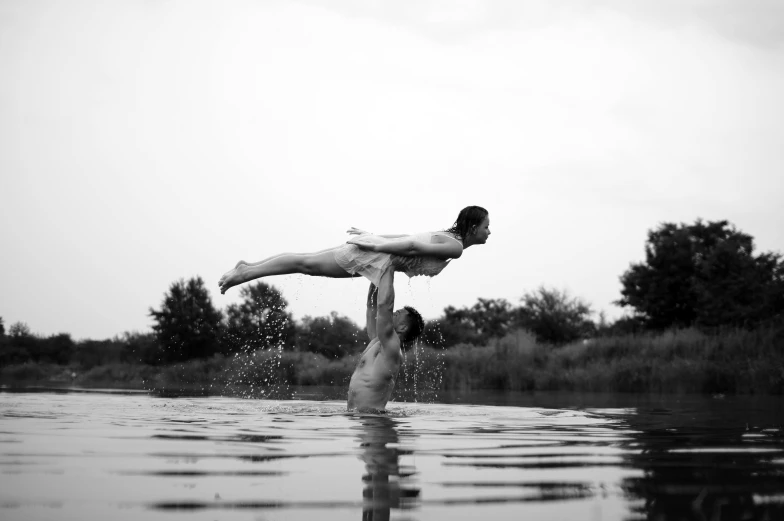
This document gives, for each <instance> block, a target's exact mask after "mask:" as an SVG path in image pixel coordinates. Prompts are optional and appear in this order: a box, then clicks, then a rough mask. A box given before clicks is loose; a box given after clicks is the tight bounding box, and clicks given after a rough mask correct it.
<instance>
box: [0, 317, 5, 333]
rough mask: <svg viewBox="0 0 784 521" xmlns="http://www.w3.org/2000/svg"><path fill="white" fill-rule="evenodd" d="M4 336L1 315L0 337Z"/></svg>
mask: <svg viewBox="0 0 784 521" xmlns="http://www.w3.org/2000/svg"><path fill="white" fill-rule="evenodd" d="M3 336H5V326H4V325H3V317H0V337H3Z"/></svg>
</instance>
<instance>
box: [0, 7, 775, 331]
mask: <svg viewBox="0 0 784 521" xmlns="http://www.w3.org/2000/svg"><path fill="white" fill-rule="evenodd" d="M0 74H1V75H2V80H1V81H0V222H1V223H2V224H1V225H0V251H1V252H2V253H1V254H0V317H2V318H3V321H4V323H5V325H6V328H8V327H9V326H10V325H11V324H12V323H14V322H16V321H24V322H26V323H27V324H28V325H29V326H30V328H31V330H32V331H33V332H34V333H38V334H42V335H50V334H55V333H60V332H68V333H71V334H72V335H73V336H74V338H76V339H82V338H106V337H112V336H114V335H116V334H120V333H122V332H125V331H147V330H149V328H150V325H151V320H150V317H149V316H148V308H149V307H150V306H152V307H155V308H158V307H159V306H160V303H161V300H162V298H163V295H164V293H165V292H166V291H167V289H168V287H169V285H170V284H171V283H172V282H174V281H175V280H177V279H179V278H186V279H187V278H189V277H192V276H197V275H198V276H201V277H203V278H204V280H205V282H206V284H207V285H208V287H209V288H210V290H211V291H212V296H213V301H214V303H215V305H216V306H217V307H219V308H224V307H225V306H226V305H227V304H230V303H232V302H238V301H239V298H238V295H239V291H238V289H237V288H234V289H232V290H229V292H228V293H227V295H225V296H222V295H220V292H219V291H218V288H217V282H218V279H219V277H220V276H221V275H222V274H223V273H224V272H225V271H226V270H228V269H229V268H231V267H233V265H234V263H235V262H236V261H237V260H239V259H245V260H248V261H254V260H260V259H261V258H264V257H266V256H269V255H272V254H275V253H280V252H283V251H313V250H319V249H323V248H327V247H329V246H333V245H338V244H340V243H342V242H344V241H345V240H346V239H347V236H346V234H345V233H344V232H345V230H346V229H347V228H348V227H350V226H356V227H360V228H364V229H368V230H371V231H374V232H377V233H409V232H410V233H414V232H419V231H425V230H436V229H443V228H445V227H448V226H450V225H451V224H452V222H453V221H454V219H455V217H456V216H457V213H458V211H459V210H460V209H461V208H462V207H464V206H466V205H471V204H476V205H480V206H484V207H485V208H487V209H488V210H489V211H490V218H491V231H492V236H491V237H490V239H489V241H488V243H487V244H486V245H484V246H474V247H471V248H469V249H468V250H466V251H465V253H464V254H463V257H462V258H460V259H458V260H456V261H454V262H453V263H452V264H451V265H450V266H448V267H447V268H446V269H445V270H444V271H443V272H442V273H441V274H440V275H439V276H438V277H435V278H433V279H429V280H425V279H423V278H421V277H418V278H415V279H412V280H411V281H410V282H409V279H408V278H407V277H406V276H405V275H403V274H399V275H398V277H397V282H396V288H397V294H398V303H399V304H400V305H403V304H413V305H415V306H417V307H419V308H420V310H421V311H422V313H423V315H425V317H426V318H429V319H432V318H436V317H438V316H439V315H440V314H441V313H442V311H443V308H444V307H445V306H447V305H454V306H457V307H461V306H470V305H472V304H474V303H475V302H476V300H477V298H479V297H483V298H505V299H508V300H509V301H511V302H512V303H515V304H516V303H518V302H519V299H520V297H521V296H522V295H523V294H524V293H525V292H527V291H532V290H534V289H536V288H537V287H538V286H540V285H545V286H548V287H554V288H558V289H566V290H568V291H569V292H570V293H571V294H572V295H575V296H579V297H581V298H583V299H585V300H586V301H588V302H589V303H591V304H592V306H593V308H594V310H596V311H597V312H598V311H601V310H604V311H605V312H606V313H607V314H608V316H609V317H612V318H614V317H618V316H620V315H621V314H622V312H623V311H622V310H621V309H619V308H618V307H616V306H614V305H613V304H612V301H613V300H616V299H618V298H619V296H620V283H619V276H620V275H621V274H622V273H623V272H624V271H625V270H626V269H627V268H628V267H629V264H630V263H631V262H637V261H640V260H642V259H643V257H644V244H645V239H646V232H647V230H649V229H651V228H655V227H656V226H657V225H658V224H659V223H661V222H665V221H667V222H693V221H694V220H695V219H697V218H703V219H708V220H720V219H728V220H729V221H731V222H732V223H733V224H735V225H736V226H737V227H738V228H739V229H741V230H742V231H744V232H746V233H749V234H751V235H752V236H754V237H755V238H756V244H757V247H758V249H759V250H760V251H771V250H773V251H778V252H782V251H784V231H783V230H784V203H782V200H784V197H782V196H784V130H783V129H782V121H784V96H782V92H784V3H782V2H780V1H778V0H770V1H754V0H732V1H731V0H670V1H663V0H649V1H641V0H636V1H634V0H591V1H578V0H559V1H555V0H536V1H534V0H526V1H517V0H506V1H484V2H483V1H468V0H466V1H458V0H441V1H428V0H416V1H413V0H411V1H402V0H388V1H386V0H376V1H369V0H355V1H348V0H323V1H315V0H313V1H292V0H285V1H284V0H280V1H264V0H253V1H251V0H247V1H233V0H227V1H217V0H187V1H186V0H170V1H163V0H160V1H155V0H125V1H122V0H117V1H111V2H106V1H102V0H71V1H68V2H62V1H56V0H0ZM266 281H267V282H270V283H272V284H274V285H275V286H277V287H278V288H279V289H281V290H282V292H283V294H284V297H286V298H287V299H288V301H289V303H290V306H289V307H290V310H291V311H292V312H293V314H294V316H295V318H297V319H301V318H302V317H303V316H304V315H324V314H328V313H329V312H330V311H332V310H335V311H337V312H339V313H340V314H344V315H347V316H349V317H351V318H352V319H354V320H356V321H357V322H358V323H360V324H362V323H363V321H364V318H363V317H364V297H365V293H366V290H367V285H366V283H365V282H364V280H348V279H345V280H332V279H315V278H308V277H303V276H295V275H290V276H285V277H275V278H270V279H266Z"/></svg>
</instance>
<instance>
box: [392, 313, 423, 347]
mask: <svg viewBox="0 0 784 521" xmlns="http://www.w3.org/2000/svg"><path fill="white" fill-rule="evenodd" d="M392 323H393V324H394V326H395V332H396V333H397V334H398V336H400V340H401V341H402V342H403V343H408V342H413V341H414V340H416V339H417V338H418V337H419V335H421V334H422V331H424V330H425V321H424V320H423V319H422V315H420V314H419V311H417V310H416V309H414V308H412V307H411V306H405V307H403V308H402V309H398V310H397V311H395V312H394V313H393V314H392Z"/></svg>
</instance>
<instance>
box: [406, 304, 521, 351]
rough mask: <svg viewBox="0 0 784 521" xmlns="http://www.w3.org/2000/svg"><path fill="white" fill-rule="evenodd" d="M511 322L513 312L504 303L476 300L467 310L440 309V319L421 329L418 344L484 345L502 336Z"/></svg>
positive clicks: (513, 315) (444, 345)
mask: <svg viewBox="0 0 784 521" xmlns="http://www.w3.org/2000/svg"><path fill="white" fill-rule="evenodd" d="M515 318H516V312H515V310H514V308H513V306H512V305H511V304H510V303H509V301H507V300H506V299H502V298H501V299H484V298H479V299H478V300H477V302H476V303H475V304H474V305H473V306H471V307H470V308H469V307H464V308H461V309H458V308H455V307H454V306H447V307H446V308H444V315H443V316H442V317H441V318H439V319H437V320H435V321H434V322H432V323H431V324H430V325H429V326H428V327H427V328H426V329H425V332H424V333H423V336H422V341H423V342H424V343H427V344H430V345H434V346H443V347H451V346H453V345H456V344H474V345H487V343H488V342H489V341H490V339H492V338H502V337H503V336H505V335H506V334H507V333H508V332H509V329H510V328H511V327H512V325H513V324H514V322H515Z"/></svg>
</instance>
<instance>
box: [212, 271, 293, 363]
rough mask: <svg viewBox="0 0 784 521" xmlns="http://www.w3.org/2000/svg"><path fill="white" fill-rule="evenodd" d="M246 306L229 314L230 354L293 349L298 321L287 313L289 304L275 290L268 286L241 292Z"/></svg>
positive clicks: (230, 309) (226, 347)
mask: <svg viewBox="0 0 784 521" xmlns="http://www.w3.org/2000/svg"><path fill="white" fill-rule="evenodd" d="M240 297H242V303H240V304H231V305H230V306H229V307H228V308H227V310H226V336H225V338H224V339H223V349H224V352H227V353H235V352H250V351H255V350H257V349H267V348H270V347H291V346H292V341H293V338H294V321H293V320H292V318H291V313H289V312H288V311H287V310H286V309H287V307H288V302H287V301H286V299H285V298H283V295H282V294H281V292H280V291H278V289H277V288H275V287H274V286H271V285H269V284H266V283H264V282H256V283H255V284H250V285H245V286H243V287H242V288H241V289H240Z"/></svg>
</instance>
